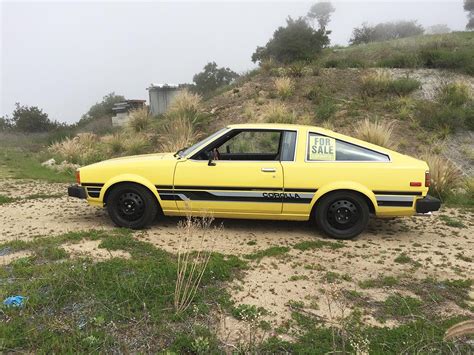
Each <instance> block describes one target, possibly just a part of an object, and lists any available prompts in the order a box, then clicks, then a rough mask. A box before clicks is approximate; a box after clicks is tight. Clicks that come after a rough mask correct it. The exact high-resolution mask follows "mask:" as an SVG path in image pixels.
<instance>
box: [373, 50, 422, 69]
mask: <svg viewBox="0 0 474 355" xmlns="http://www.w3.org/2000/svg"><path fill="white" fill-rule="evenodd" d="M421 65H422V61H421V59H420V57H419V55H417V54H415V53H403V54H398V55H394V56H393V57H388V58H384V59H381V60H380V61H378V63H377V66H379V67H385V68H418V67H420V66H421Z"/></svg>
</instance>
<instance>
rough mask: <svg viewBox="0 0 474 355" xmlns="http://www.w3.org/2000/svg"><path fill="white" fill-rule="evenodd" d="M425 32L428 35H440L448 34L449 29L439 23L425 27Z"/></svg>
mask: <svg viewBox="0 0 474 355" xmlns="http://www.w3.org/2000/svg"><path fill="white" fill-rule="evenodd" d="M425 32H426V33H427V34H430V35H440V34H443V33H450V32H451V29H450V28H449V27H448V25H446V24H444V23H440V24H437V25H433V26H429V27H427V28H426V31H425Z"/></svg>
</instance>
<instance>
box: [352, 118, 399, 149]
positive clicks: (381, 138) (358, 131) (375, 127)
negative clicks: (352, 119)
mask: <svg viewBox="0 0 474 355" xmlns="http://www.w3.org/2000/svg"><path fill="white" fill-rule="evenodd" d="M393 127H394V122H393V121H392V122H386V121H375V122H371V121H370V120H369V119H368V118H366V119H365V120H364V121H362V122H360V123H359V125H358V126H357V127H356V128H355V131H354V132H355V136H356V137H357V138H359V139H361V140H364V141H366V142H369V143H372V144H376V145H379V146H381V147H385V148H394V147H395V144H394V143H393V141H392V132H393Z"/></svg>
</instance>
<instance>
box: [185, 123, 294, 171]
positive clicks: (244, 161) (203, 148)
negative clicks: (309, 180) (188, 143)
mask: <svg viewBox="0 0 474 355" xmlns="http://www.w3.org/2000/svg"><path fill="white" fill-rule="evenodd" d="M232 131H241V132H243V131H269V132H280V134H281V136H280V140H279V142H278V154H279V156H280V157H279V159H278V160H218V161H219V162H234V163H239V162H241V163H248V162H260V163H261V162H280V163H282V162H285V163H292V162H295V161H296V153H297V147H298V135H299V130H297V129H295V130H293V129H278V128H231V129H229V130H228V131H226V132H225V133H224V134H227V133H230V132H232ZM283 132H296V140H295V152H294V154H293V160H285V161H282V160H281V148H282V147H281V140H282V138H283ZM224 134H222V135H220V136H219V137H216V139H214V140H213V141H212V142H209V143H208V144H206V145H205V146H204V147H202V148H200V149H199V150H196V151H195V153H193V154H191V156H190V157H189V158H188V160H192V161H206V160H202V159H195V158H194V157H195V156H196V155H198V154H200V153H201V152H202V151H203V150H205V149H206V148H208V147H209V146H211V145H212V144H213V143H215V141H217V140H218V139H219V138H222V136H223V135H224ZM234 137H235V136H234Z"/></svg>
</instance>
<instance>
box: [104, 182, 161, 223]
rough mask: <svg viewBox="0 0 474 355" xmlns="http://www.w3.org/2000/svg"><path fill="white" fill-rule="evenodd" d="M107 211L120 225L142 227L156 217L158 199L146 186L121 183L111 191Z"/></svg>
mask: <svg viewBox="0 0 474 355" xmlns="http://www.w3.org/2000/svg"><path fill="white" fill-rule="evenodd" d="M107 212H108V213H109V216H110V219H111V220H112V221H113V222H114V223H115V224H116V225H117V226H119V227H124V228H131V229H142V228H144V227H146V226H148V225H149V224H151V223H152V222H153V220H154V219H155V218H156V215H157V213H158V201H157V200H156V197H155V196H154V195H153V194H152V193H151V192H150V191H149V190H148V189H147V188H146V187H143V186H141V185H138V184H131V183H128V184H120V185H118V186H117V187H115V188H113V190H112V191H110V194H109V196H108V198H107Z"/></svg>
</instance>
